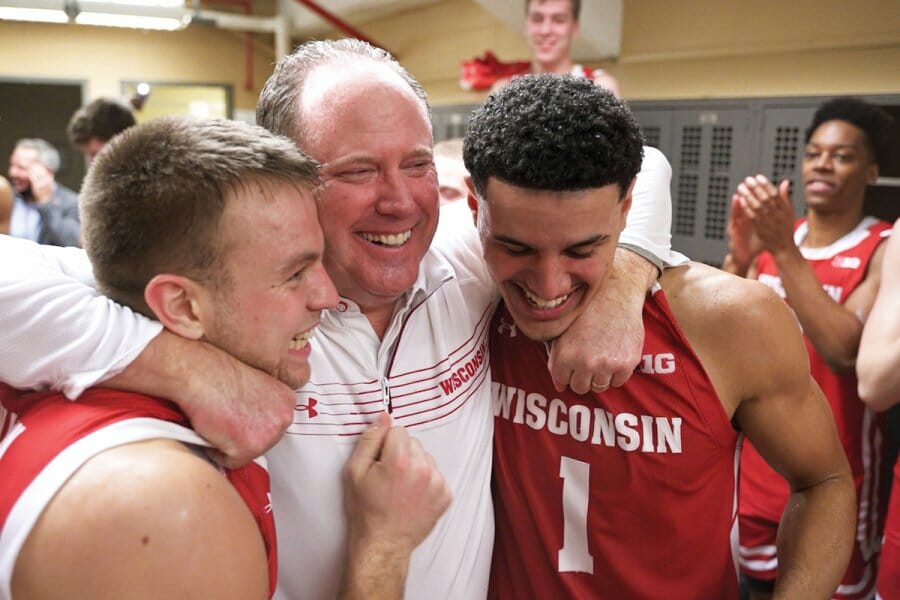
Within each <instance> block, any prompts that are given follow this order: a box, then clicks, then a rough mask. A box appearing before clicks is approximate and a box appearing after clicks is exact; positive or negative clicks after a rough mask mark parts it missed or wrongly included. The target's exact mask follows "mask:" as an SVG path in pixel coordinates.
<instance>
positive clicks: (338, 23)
mask: <svg viewBox="0 0 900 600" xmlns="http://www.w3.org/2000/svg"><path fill="white" fill-rule="evenodd" d="M296 1H297V2H298V3H300V4H302V5H303V6H305V7H306V8H308V9H309V10H311V11H313V12H314V13H316V14H317V15H319V16H320V17H322V18H323V19H324V20H326V21H328V22H329V23H331V24H332V25H334V26H335V27H337V28H338V29H340V30H341V31H343V32H344V33H346V34H348V35H351V36H353V37H355V38H356V39H358V40H362V41H364V42H368V43H370V44H372V45H373V46H378V47H379V48H383V49H384V50H387V48H385V47H384V46H382V45H381V44H379V43H378V42H376V41H374V40H371V39H369V38H368V37H366V36H365V35H363V34H362V33H361V32H360V31H359V30H358V29H356V28H355V27H353V26H352V25H350V24H349V23H347V22H346V21H344V20H342V19H341V18H340V17H338V16H337V15H335V14H334V13H330V12H328V11H327V10H325V9H324V8H322V7H321V6H319V5H318V4H316V3H315V2H313V0H296Z"/></svg>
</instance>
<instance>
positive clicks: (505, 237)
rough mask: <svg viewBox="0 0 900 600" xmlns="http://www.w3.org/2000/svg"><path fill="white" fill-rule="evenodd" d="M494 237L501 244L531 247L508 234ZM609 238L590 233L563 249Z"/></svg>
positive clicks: (588, 244) (591, 244) (590, 244)
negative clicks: (588, 235) (589, 235)
mask: <svg viewBox="0 0 900 600" xmlns="http://www.w3.org/2000/svg"><path fill="white" fill-rule="evenodd" d="M494 239H495V240H496V241H498V242H500V243H503V244H511V245H514V246H522V247H523V248H531V249H532V250H533V249H534V248H532V247H531V246H529V245H528V244H526V243H525V242H520V241H519V240H517V239H515V238H513V237H510V236H508V235H495V236H494ZM608 239H609V236H608V235H606V234H599V235H592V236H591V237H589V238H587V239H584V240H581V241H580V242H575V243H574V244H569V245H568V246H566V247H565V250H574V249H576V248H581V247H583V246H593V245H595V244H599V243H600V242H604V241H606V240H608Z"/></svg>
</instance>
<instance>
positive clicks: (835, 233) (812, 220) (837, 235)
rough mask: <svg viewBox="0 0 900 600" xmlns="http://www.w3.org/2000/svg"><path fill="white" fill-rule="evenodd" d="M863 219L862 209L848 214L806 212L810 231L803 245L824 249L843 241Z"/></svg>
mask: <svg viewBox="0 0 900 600" xmlns="http://www.w3.org/2000/svg"><path fill="white" fill-rule="evenodd" d="M862 219H863V212H862V208H860V209H859V210H854V211H847V212H829V213H821V212H817V211H815V210H807V211H806V222H807V224H808V227H809V230H808V232H807V234H806V239H805V240H803V242H802V245H803V246H805V247H807V248H823V247H825V246H829V245H831V244H833V243H834V242H836V241H837V240H839V239H841V238H842V237H844V236H845V235H847V234H848V233H850V232H851V231H853V228H854V227H856V226H857V225H859V222H860V221H862Z"/></svg>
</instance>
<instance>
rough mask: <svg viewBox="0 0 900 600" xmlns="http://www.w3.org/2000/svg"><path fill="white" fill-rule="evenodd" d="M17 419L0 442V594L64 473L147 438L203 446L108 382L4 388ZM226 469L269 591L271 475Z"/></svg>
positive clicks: (250, 468) (143, 399) (160, 409)
mask: <svg viewBox="0 0 900 600" xmlns="http://www.w3.org/2000/svg"><path fill="white" fill-rule="evenodd" d="M2 401H3V405H4V407H5V408H6V409H7V410H8V411H10V412H12V413H15V414H16V416H17V419H18V420H17V422H16V423H15V424H14V426H13V427H12V430H11V431H10V432H9V433H8V435H7V437H6V438H4V439H3V440H2V442H0V481H2V482H3V486H2V488H0V597H9V589H10V588H9V585H10V578H11V577H12V569H13V567H14V566H15V561H16V557H17V556H18V553H19V550H20V549H21V547H22V544H24V542H25V539H26V538H27V537H28V534H29V533H30V531H31V529H32V527H33V526H34V523H35V522H36V521H37V519H38V517H40V515H41V513H42V512H43V511H44V508H45V507H46V506H47V504H48V503H49V502H50V500H52V499H53V496H54V495H55V494H56V493H57V491H58V490H59V489H60V488H61V487H62V486H63V485H64V484H65V482H66V481H67V480H68V479H69V477H70V476H71V475H72V474H73V473H74V472H75V471H77V470H78V468H80V467H81V465H83V464H84V463H85V462H87V461H88V460H89V459H90V458H91V457H93V456H96V455H97V454H99V453H100V452H102V451H104V450H108V449H110V448H114V447H116V446H120V445H123V444H127V443H132V442H137V441H142V440H148V439H158V438H165V439H175V440H179V441H182V442H185V443H187V444H200V445H204V446H208V443H206V442H204V441H203V439H202V438H200V436H198V435H197V434H196V433H195V432H194V431H193V430H191V429H190V428H189V423H188V421H187V418H186V417H185V415H184V414H183V413H182V412H181V411H180V410H178V408H177V407H176V406H175V405H174V404H171V403H169V402H166V401H164V400H159V399H156V398H151V397H148V396H143V395H139V394H131V393H126V392H119V391H115V390H108V389H99V388H97V389H91V390H87V391H86V392H85V393H84V394H83V395H82V396H81V397H80V398H79V399H78V401H77V402H71V401H69V400H68V399H66V398H65V396H63V395H62V394H59V393H56V392H43V393H37V394H27V395H21V396H18V397H16V396H15V395H13V394H3V395H2ZM224 475H225V476H226V477H228V479H229V481H230V482H231V483H232V485H234V487H235V489H236V490H237V492H238V493H239V494H240V495H241V498H243V500H244V502H245V503H246V504H247V507H248V508H249V509H250V511H251V513H252V514H253V517H254V518H255V519H256V522H257V524H258V525H259V529H260V533H261V534H262V536H263V541H264V542H265V546H266V552H267V555H268V561H269V593H270V595H271V594H273V593H274V591H275V581H276V575H277V572H276V569H277V564H278V561H277V557H276V546H275V522H274V520H273V518H272V512H271V503H270V499H269V475H268V472H267V471H266V469H265V467H264V466H262V465H261V464H257V463H250V464H249V465H246V466H244V467H241V468H240V469H234V470H225V471H224Z"/></svg>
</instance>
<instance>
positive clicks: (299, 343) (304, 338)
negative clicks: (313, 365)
mask: <svg viewBox="0 0 900 600" xmlns="http://www.w3.org/2000/svg"><path fill="white" fill-rule="evenodd" d="M315 332H316V328H315V327H313V328H312V329H308V330H306V331H304V332H303V333H298V334H297V335H295V336H294V337H293V338H291V343H290V348H291V350H302V349H303V347H304V346H306V345H307V344H308V343H309V340H310V338H312V336H313V334H314V333H315Z"/></svg>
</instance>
